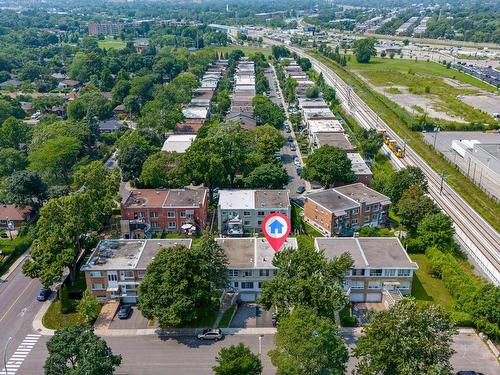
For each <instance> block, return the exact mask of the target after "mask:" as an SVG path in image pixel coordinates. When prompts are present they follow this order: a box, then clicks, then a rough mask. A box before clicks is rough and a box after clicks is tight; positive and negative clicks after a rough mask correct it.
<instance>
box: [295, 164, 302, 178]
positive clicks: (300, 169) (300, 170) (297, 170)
mask: <svg viewBox="0 0 500 375" xmlns="http://www.w3.org/2000/svg"><path fill="white" fill-rule="evenodd" d="M295 171H296V172H297V174H298V175H299V176H300V174H301V173H302V167H301V166H298V165H296V166H295Z"/></svg>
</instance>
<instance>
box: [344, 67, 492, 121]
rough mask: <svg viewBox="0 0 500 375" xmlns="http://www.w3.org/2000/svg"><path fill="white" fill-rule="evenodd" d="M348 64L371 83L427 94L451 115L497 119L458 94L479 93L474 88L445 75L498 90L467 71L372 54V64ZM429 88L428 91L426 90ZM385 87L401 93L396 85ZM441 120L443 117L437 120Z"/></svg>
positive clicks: (434, 102)
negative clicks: (449, 80)
mask: <svg viewBox="0 0 500 375" xmlns="http://www.w3.org/2000/svg"><path fill="white" fill-rule="evenodd" d="M347 66H348V68H349V69H351V70H352V71H355V72H356V73H358V74H361V75H362V76H363V77H365V78H366V79H368V80H369V81H370V83H372V84H373V85H375V86H378V87H388V86H404V87H407V88H408V91H409V92H410V93H411V94H415V95H419V96H424V97H426V98H428V99H431V100H432V103H433V106H434V107H435V109H437V110H439V111H441V112H444V113H447V114H449V115H452V116H457V117H461V118H463V119H464V120H466V121H467V122H480V123H487V124H493V123H494V122H495V120H494V119H493V118H492V117H491V116H490V115H489V114H487V113H484V112H482V111H480V110H478V109H476V108H474V107H472V106H470V105H468V104H466V103H464V102H462V101H461V100H460V99H458V98H457V96H458V95H473V94H475V93H478V91H477V90H475V89H471V88H459V87H454V86H452V85H450V84H448V83H446V82H445V81H444V80H443V79H442V78H449V79H454V80H456V81H458V82H459V83H462V84H468V85H472V86H474V87H476V88H481V89H483V90H486V91H489V92H497V91H498V90H496V89H495V88H494V87H492V86H490V85H488V84H486V83H484V82H482V81H480V80H478V79H476V78H474V77H471V76H469V75H467V74H465V73H462V72H459V71H457V70H454V69H447V68H446V67H445V66H444V65H441V64H438V63H435V62H427V61H414V60H401V59H393V60H391V59H382V58H373V59H372V60H371V61H370V63H369V64H360V63H358V62H357V61H356V59H351V61H350V62H349V63H348V65H347ZM426 89H428V90H429V91H428V92H426ZM385 91H387V92H389V93H391V94H400V93H401V91H400V90H399V89H398V88H397V87H390V88H388V89H386V90H385ZM436 121H437V122H440V120H436Z"/></svg>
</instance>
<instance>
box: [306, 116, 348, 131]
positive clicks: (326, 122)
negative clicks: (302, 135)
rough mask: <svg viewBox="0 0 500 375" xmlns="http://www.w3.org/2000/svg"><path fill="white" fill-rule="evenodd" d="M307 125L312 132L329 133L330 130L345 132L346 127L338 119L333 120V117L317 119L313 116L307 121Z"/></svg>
mask: <svg viewBox="0 0 500 375" xmlns="http://www.w3.org/2000/svg"><path fill="white" fill-rule="evenodd" d="M307 125H308V127H309V133H310V134H314V133H329V132H336V133H343V132H344V127H343V126H342V125H341V124H340V122H339V121H338V120H332V119H321V120H315V119H314V118H311V119H309V120H308V121H307Z"/></svg>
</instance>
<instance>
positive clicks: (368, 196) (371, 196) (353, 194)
mask: <svg viewBox="0 0 500 375" xmlns="http://www.w3.org/2000/svg"><path fill="white" fill-rule="evenodd" d="M335 190H337V192H339V193H341V194H343V195H345V196H347V197H349V198H351V199H353V200H355V201H356V202H359V203H364V204H373V203H380V204H382V205H387V204H390V203H391V200H390V199H389V197H387V196H385V195H384V194H381V193H379V192H378V191H376V190H373V189H371V188H369V187H368V186H366V185H365V184H363V183H361V182H358V183H355V184H350V185H344V186H339V187H337V188H335Z"/></svg>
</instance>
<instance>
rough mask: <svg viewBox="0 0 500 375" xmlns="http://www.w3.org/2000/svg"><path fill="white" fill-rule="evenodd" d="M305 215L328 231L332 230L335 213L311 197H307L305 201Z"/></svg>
mask: <svg viewBox="0 0 500 375" xmlns="http://www.w3.org/2000/svg"><path fill="white" fill-rule="evenodd" d="M304 215H305V217H306V218H307V219H308V220H310V221H314V222H315V223H316V224H318V225H319V226H321V227H323V228H324V229H325V230H327V231H328V232H330V233H331V232H332V226H333V220H334V217H333V214H332V213H331V212H330V211H328V210H327V209H325V208H323V207H321V206H320V205H318V204H317V203H315V202H313V201H312V200H310V199H307V198H306V199H305V202H304Z"/></svg>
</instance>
